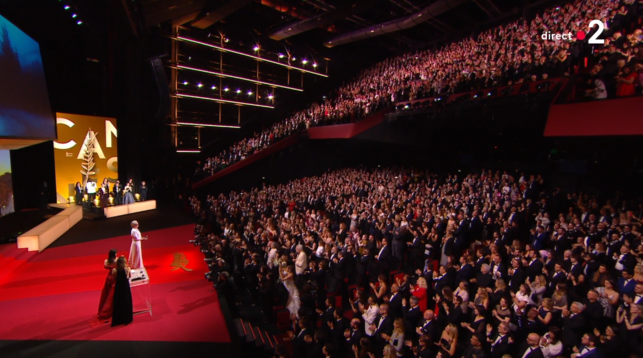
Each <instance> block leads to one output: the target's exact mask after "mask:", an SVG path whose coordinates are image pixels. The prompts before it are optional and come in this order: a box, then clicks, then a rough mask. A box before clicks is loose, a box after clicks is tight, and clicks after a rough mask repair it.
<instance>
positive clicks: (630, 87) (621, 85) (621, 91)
mask: <svg viewBox="0 0 643 358" xmlns="http://www.w3.org/2000/svg"><path fill="white" fill-rule="evenodd" d="M634 81H636V72H634V71H632V69H631V68H630V67H623V74H622V75H621V76H617V77H616V97H627V96H633V95H634V94H636V91H635V89H634Z"/></svg>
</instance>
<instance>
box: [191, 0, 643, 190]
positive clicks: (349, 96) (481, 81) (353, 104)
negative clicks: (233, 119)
mask: <svg viewBox="0 0 643 358" xmlns="http://www.w3.org/2000/svg"><path fill="white" fill-rule="evenodd" d="M641 7H642V6H641V2H640V1H634V0H620V1H616V0H575V1H572V2H569V3H567V4H566V5H565V6H562V7H556V8H551V9H548V10H546V11H544V12H543V13H540V14H537V15H536V16H535V18H534V19H532V20H525V19H520V20H518V21H514V22H512V23H509V24H507V25H503V26H498V27H495V28H493V29H491V30H487V31H484V32H482V33H480V34H479V35H477V36H475V37H471V38H467V39H464V40H462V41H459V42H453V43H451V44H450V45H447V46H445V47H443V48H441V49H440V50H438V51H433V50H424V51H417V52H414V53H408V54H405V55H402V56H398V57H394V58H389V59H387V60H385V61H382V62H380V63H378V64H376V65H374V66H372V67H370V68H368V69H366V70H364V71H362V73H360V74H359V75H358V76H357V77H356V78H355V79H354V80H352V81H351V82H350V83H348V84H345V85H343V86H342V87H340V88H339V89H338V90H337V91H334V92H333V93H331V94H329V95H328V96H326V97H324V98H325V99H324V100H323V102H322V103H315V104H313V105H311V106H310V107H309V108H308V109H305V110H302V111H299V112H297V113H295V114H294V115H293V116H291V117H290V118H288V119H286V120H284V121H281V122H278V123H276V124H274V125H273V126H272V127H270V128H266V129H265V130H263V131H262V132H258V133H255V134H254V136H253V137H250V138H245V139H243V140H241V141H240V142H238V143H235V144H233V145H232V146H231V147H230V148H229V149H226V150H224V151H223V152H221V153H220V154H218V155H216V156H213V157H210V158H207V159H206V160H205V161H204V162H203V163H198V167H197V169H196V172H195V176H196V178H197V179H201V178H204V177H207V176H210V175H213V174H214V173H216V172H218V171H220V170H222V169H224V168H226V167H228V166H230V165H232V164H234V163H236V162H238V161H241V160H243V159H245V158H247V157H248V156H250V155H252V154H254V153H256V152H258V151H261V150H263V149H264V148H266V147H268V146H269V145H271V144H274V143H275V142H277V141H279V140H281V139H283V138H285V137H287V136H289V135H291V134H293V133H295V132H296V131H298V130H304V129H306V128H309V127H312V126H321V125H331V124H338V123H346V122H356V121H359V120H360V119H362V118H364V117H366V116H368V115H369V114H370V113H373V112H376V111H378V110H380V109H382V108H385V107H387V106H389V105H390V104H392V103H395V102H399V101H404V100H411V99H417V98H425V97H432V96H439V95H443V94H451V93H458V92H464V91H472V90H478V89H483V88H489V87H495V86H501V85H509V84H517V83H525V84H527V83H529V82H534V81H538V80H544V79H547V78H556V77H563V76H568V75H569V74H572V73H576V69H575V67H577V66H579V65H581V63H582V62H583V60H584V59H585V58H588V60H589V61H588V64H587V65H588V66H590V68H591V70H590V71H589V73H588V77H587V81H586V83H585V85H584V89H583V90H581V91H579V93H580V94H584V95H585V97H586V98H590V99H604V98H607V97H615V96H619V97H621V96H630V95H633V94H635V93H637V92H640V83H641V81H642V80H643V29H641V28H640V26H641V24H640V21H639V20H640V14H641V13H642V12H643V9H642V8H641ZM592 19H600V20H601V21H603V24H604V31H603V32H602V34H601V38H605V44H604V45H602V46H601V45H598V46H590V45H588V44H587V43H586V42H587V41H578V40H576V39H575V36H574V39H573V40H571V41H566V40H558V41H556V40H543V39H542V34H546V33H547V32H549V33H553V34H562V33H572V34H576V33H577V32H578V31H584V32H587V31H588V29H589V22H590V21H591V20H592ZM636 26H638V27H639V28H635V27H636ZM595 28H596V27H595ZM595 32H596V30H592V31H591V32H589V33H588V34H587V38H589V37H590V36H592V35H593V34H594V33H595ZM583 66H584V64H583ZM637 88H638V90H637Z"/></svg>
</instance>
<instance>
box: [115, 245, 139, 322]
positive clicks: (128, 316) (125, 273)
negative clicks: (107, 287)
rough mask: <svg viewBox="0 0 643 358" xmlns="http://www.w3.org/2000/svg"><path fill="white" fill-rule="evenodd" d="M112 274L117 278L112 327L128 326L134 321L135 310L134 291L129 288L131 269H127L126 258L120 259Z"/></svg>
mask: <svg viewBox="0 0 643 358" xmlns="http://www.w3.org/2000/svg"><path fill="white" fill-rule="evenodd" d="M112 274H113V275H114V277H115V278H116V285H115V286H114V313H113V314H112V327H114V326H118V325H120V324H124V325H128V324H130V323H132V321H133V320H134V308H133V306H132V291H131V290H130V287H129V275H130V269H129V267H127V260H126V259H125V256H121V257H119V258H118V261H116V268H115V269H114V270H113V271H112Z"/></svg>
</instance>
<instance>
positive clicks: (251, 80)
mask: <svg viewBox="0 0 643 358" xmlns="http://www.w3.org/2000/svg"><path fill="white" fill-rule="evenodd" d="M176 68H178V69H179V70H190V71H195V72H201V73H207V74H209V75H215V76H218V77H222V78H234V79H237V80H242V81H248V82H252V83H257V84H260V85H266V86H270V87H276V88H285V89H289V90H292V91H299V92H302V91H303V90H302V89H301V88H296V87H290V86H284V85H278V84H276V83H271V82H265V81H259V80H256V79H252V78H245V77H239V76H235V75H230V74H227V73H221V72H214V71H208V70H204V69H200V68H196V67H189V66H184V65H177V66H176ZM315 73H316V72H315Z"/></svg>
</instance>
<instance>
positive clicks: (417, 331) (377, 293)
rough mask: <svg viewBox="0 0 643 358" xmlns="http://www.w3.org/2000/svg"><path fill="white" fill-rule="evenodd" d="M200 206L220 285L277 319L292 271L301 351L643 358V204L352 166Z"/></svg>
mask: <svg viewBox="0 0 643 358" xmlns="http://www.w3.org/2000/svg"><path fill="white" fill-rule="evenodd" d="M504 188H508V190H505V189H504ZM191 205H192V208H193V210H194V213H195V215H196V216H197V217H199V221H198V223H197V225H196V228H195V234H196V240H195V244H196V245H201V247H202V249H203V250H202V251H204V252H205V254H206V256H207V260H208V261H210V262H211V263H212V264H211V273H209V274H208V276H209V277H210V279H212V280H213V281H215V282H217V286H219V285H220V283H221V281H222V280H223V281H224V282H226V283H227V282H229V281H233V282H234V285H235V287H236V289H237V290H239V289H245V290H248V292H250V293H251V295H252V296H253V298H254V301H255V304H256V305H257V306H259V307H262V310H263V313H264V314H265V315H266V317H267V318H268V319H273V320H274V319H278V318H277V317H273V309H275V310H276V311H275V312H277V315H278V316H279V315H280V314H281V313H279V312H282V311H280V310H284V307H286V309H287V308H288V307H293V305H286V302H290V301H292V300H293V299H295V298H296V297H294V296H293V294H292V290H290V291H287V290H286V289H285V287H284V284H282V283H281V282H279V281H278V280H277V279H278V278H279V274H278V272H279V270H280V269H282V268H285V267H293V268H294V267H297V273H296V278H295V283H296V286H297V288H298V292H299V298H296V299H300V300H301V305H300V306H298V305H294V307H300V308H299V309H297V310H296V312H289V311H288V310H284V311H283V312H284V313H286V317H290V320H289V324H286V326H289V328H285V331H284V335H285V337H286V338H285V339H286V340H291V341H292V348H293V350H292V352H291V353H290V354H292V355H291V356H294V357H295V358H296V357H305V356H308V355H307V353H308V352H311V351H313V349H315V350H319V349H320V347H322V346H323V347H326V348H324V349H326V350H327V351H328V350H330V351H328V353H329V354H328V355H327V356H341V357H351V358H352V357H378V358H380V357H389V356H390V357H393V356H398V357H402V356H409V357H410V356H415V357H420V356H421V357H436V356H441V357H473V356H475V357H478V358H479V357H502V356H503V355H505V354H509V355H510V356H512V357H539V356H543V357H559V356H564V357H570V356H574V357H600V356H608V355H611V354H613V353H615V354H635V355H636V354H640V353H643V347H642V345H641V344H640V343H639V341H640V337H641V331H642V327H643V306H642V305H643V281H639V279H640V276H637V277H638V279H635V277H634V273H635V272H636V273H640V272H641V270H643V264H642V259H643V245H642V242H641V232H640V231H639V227H640V224H641V217H642V216H643V205H640V203H636V202H634V201H630V200H625V199H623V198H622V197H620V196H619V197H616V198H614V199H608V200H600V199H598V198H597V197H595V196H591V195H589V194H587V193H580V194H579V193H563V192H562V191H561V190H560V189H558V188H550V187H549V186H548V185H547V182H546V181H545V179H544V178H542V177H541V176H538V175H530V176H526V175H524V174H522V173H521V174H520V175H516V176H514V175H511V174H508V173H507V172H503V173H500V172H495V173H494V172H492V171H486V170H483V171H481V172H480V173H473V174H468V175H467V174H465V175H460V174H458V175H447V176H439V175H436V174H432V173H429V172H427V171H422V170H408V169H407V170H401V169H377V170H366V169H342V170H337V171H333V172H327V173H325V174H323V175H321V176H317V177H308V178H303V179H298V180H294V181H291V182H289V183H287V184H281V185H276V186H268V185H264V186H263V187H262V188H254V189H251V190H249V191H242V192H231V193H229V194H227V195H224V194H221V195H219V196H208V197H207V198H205V201H204V202H201V201H200V200H199V199H198V198H196V197H193V198H191ZM545 218H547V219H548V220H544V219H545ZM394 242H398V243H399V245H396V246H395V247H396V248H399V247H401V250H400V253H399V254H395V255H394V254H392V251H394V250H395V249H392V247H393V245H391V244H389V243H394ZM414 245H415V246H414ZM418 248H420V249H419V253H418ZM302 253H303V255H304V257H303V258H301V257H299V256H300V255H302ZM413 257H415V259H411V258H413ZM297 262H304V263H306V262H307V263H306V264H305V265H301V266H300V265H297ZM215 277H216V278H215ZM508 283H509V284H508ZM289 292H290V293H289ZM268 296H269V297H268ZM336 297H340V298H339V299H336ZM232 299H234V298H232ZM465 299H466V301H468V305H467V303H466V301H465ZM420 308H421V309H420ZM293 310H295V309H293ZM349 322H350V323H349ZM282 323H283V321H282ZM282 328H283V327H282ZM401 340H403V341H404V342H403V344H402V343H401ZM322 342H323V343H324V344H323V345H322V344H321V343H322ZM619 342H620V343H619ZM315 347H316V348H315ZM280 352H281V351H280ZM280 354H281V353H280Z"/></svg>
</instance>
